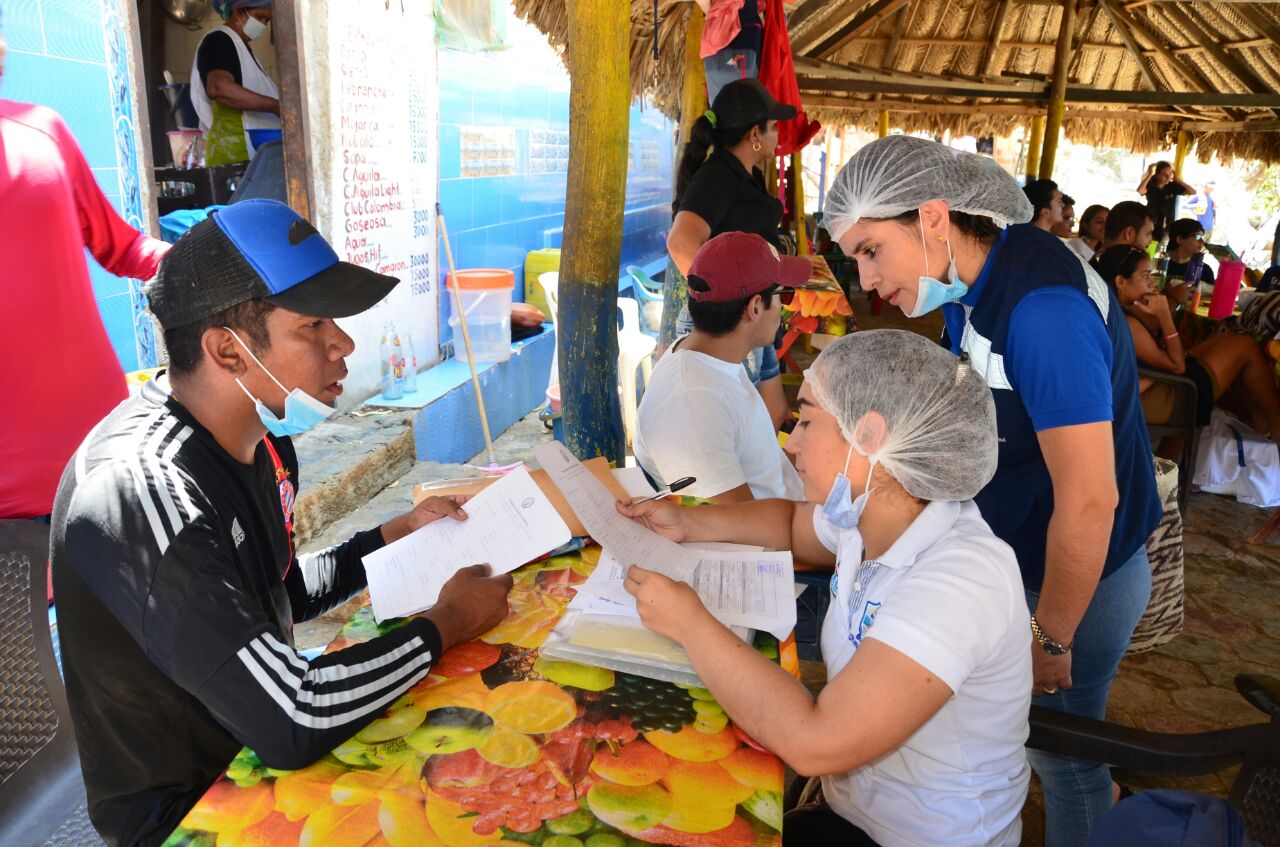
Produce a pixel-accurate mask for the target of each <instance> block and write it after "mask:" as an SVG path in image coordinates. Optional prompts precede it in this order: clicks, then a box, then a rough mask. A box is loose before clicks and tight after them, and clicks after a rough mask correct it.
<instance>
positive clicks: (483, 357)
mask: <svg viewBox="0 0 1280 847" xmlns="http://www.w3.org/2000/svg"><path fill="white" fill-rule="evenodd" d="M445 284H446V285H447V286H448V287H449V288H450V289H452V288H453V286H454V275H453V274H449V275H448V277H447V278H446V282H445ZM515 284H516V277H515V274H514V273H512V272H511V271H509V270H502V269H497V268H478V269H475V270H465V271H458V272H457V285H458V293H459V294H460V295H461V297H462V310H463V312H464V313H465V314H466V316H467V330H468V332H469V334H470V336H471V355H472V357H473V361H476V362H505V361H507V360H508V359H510V358H511V292H512V290H513V289H514V288H515ZM449 306H450V308H452V309H454V310H455V312H456V306H455V304H454V300H453V291H452V290H450V292H449ZM449 326H450V327H451V328H452V329H453V349H454V355H456V356H458V357H462V356H463V355H465V354H466V346H465V345H464V344H463V339H462V329H461V328H460V327H459V326H458V316H457V314H456V313H455V314H452V315H450V317H449Z"/></svg>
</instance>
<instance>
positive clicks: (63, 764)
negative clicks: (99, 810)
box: [0, 520, 102, 847]
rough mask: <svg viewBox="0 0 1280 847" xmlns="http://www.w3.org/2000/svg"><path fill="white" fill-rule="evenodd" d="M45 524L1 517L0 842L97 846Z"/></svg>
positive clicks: (15, 845)
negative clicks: (59, 650)
mask: <svg viewBox="0 0 1280 847" xmlns="http://www.w3.org/2000/svg"><path fill="white" fill-rule="evenodd" d="M48 563H49V527H48V526H47V525H45V524H40V523H37V522H35V521H24V520H0V628H2V629H0V631H2V632H3V633H4V638H3V639H0V844H4V845H14V847H17V845H28V844H29V845H49V844H53V845H61V844H67V845H71V844H76V845H88V844H95V843H96V844H101V843H102V839H101V838H100V837H99V836H98V834H97V832H95V831H94V830H93V828H92V826H91V825H90V824H89V819H88V816H87V814H86V803H85V795H84V782H83V779H82V777H81V774H80V759H79V755H78V754H77V752H76V741H75V734H74V732H73V730H72V726H71V714H70V711H69V709H68V707H67V695H66V690H65V689H64V688H63V685H62V677H61V675H60V674H59V672H58V664H57V660H56V658H55V656H54V651H53V639H52V637H51V635H50V632H49V601H48V593H47V585H48V582H47V580H48V568H49V564H48Z"/></svg>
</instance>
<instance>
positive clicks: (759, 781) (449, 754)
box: [165, 546, 798, 847]
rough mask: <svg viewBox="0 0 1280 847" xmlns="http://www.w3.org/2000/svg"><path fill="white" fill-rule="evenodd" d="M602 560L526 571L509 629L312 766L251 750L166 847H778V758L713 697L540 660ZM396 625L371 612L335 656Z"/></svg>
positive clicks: (434, 675) (787, 656) (563, 561)
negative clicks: (577, 588)
mask: <svg viewBox="0 0 1280 847" xmlns="http://www.w3.org/2000/svg"><path fill="white" fill-rule="evenodd" d="M599 555H600V549H599V548H598V547H595V546H588V547H586V548H585V549H583V550H581V551H579V552H575V553H572V554H569V555H564V556H557V557H554V558H550V559H545V560H543V561H540V562H535V563H533V564H530V565H527V566H525V567H524V568H521V569H520V570H519V571H517V572H516V573H515V574H514V577H515V586H514V588H512V590H511V595H510V604H511V612H510V614H509V615H508V617H507V618H506V620H504V621H503V622H502V623H501V624H499V625H498V626H497V627H496V628H494V629H493V630H492V631H490V632H489V633H487V634H486V635H484V636H483V637H482V638H481V639H479V640H477V641H472V642H468V643H466V644H460V645H458V646H456V647H454V648H453V649H452V650H449V651H448V652H446V653H445V654H444V655H443V656H441V657H440V660H439V661H438V662H437V663H436V665H435V666H434V667H433V668H432V670H431V675H430V676H429V677H428V678H427V679H426V680H424V681H423V682H422V683H421V684H419V685H418V686H417V687H415V688H414V689H412V690H411V691H409V693H407V694H406V695H405V696H404V697H402V698H400V700H398V701H397V702H395V703H394V704H392V705H391V707H390V708H389V709H388V710H387V713H386V714H385V715H384V716H382V717H380V718H377V719H376V720H374V721H373V722H372V723H371V724H369V726H367V727H365V728H364V729H363V730H361V731H360V732H359V733H357V734H356V736H355V737H354V738H352V739H351V740H350V741H347V742H346V743H345V744H343V745H341V746H340V747H338V748H337V749H336V750H334V751H333V752H332V753H331V754H329V755H326V756H325V757H324V758H323V759H321V760H320V761H319V762H316V763H315V764H313V765H311V766H310V767H308V768H305V769H303V770H299V771H278V770H273V769H271V768H266V767H264V766H263V765H262V763H261V762H260V761H259V760H258V758H257V757H256V756H255V755H254V754H253V753H252V752H251V751H249V750H243V751H241V753H240V754H239V755H238V756H237V757H236V759H235V760H234V761H233V762H232V763H231V765H230V766H229V767H228V768H227V771H226V773H225V774H224V775H223V777H222V778H220V779H219V780H218V781H217V782H216V783H214V785H213V786H212V787H211V788H210V789H209V791H208V792H207V793H206V794H205V796H204V797H203V798H202V799H201V800H200V802H199V803H198V804H197V805H196V806H195V808H193V809H192V810H191V812H190V814H188V815H187V817H186V818H185V819H184V820H183V822H182V825H181V826H180V827H179V828H178V829H177V830H176V831H175V832H174V833H173V834H172V835H171V836H170V838H169V840H168V841H167V842H165V844H166V847H215V845H216V847H278V845H300V847H328V846H329V845H332V847H361V845H368V847H388V845H389V847H411V845H412V847H424V846H425V847H437V846H438V845H450V847H482V846H483V845H503V847H516V846H517V845H522V844H533V845H543V847H639V845H647V844H668V845H675V846H676V847H686V845H689V846H690V847H692V845H708V847H766V845H779V844H780V843H781V840H782V839H781V834H780V833H781V827H782V786H783V766H782V762H781V761H780V760H779V759H778V758H777V757H775V756H774V755H773V754H771V753H768V752H765V751H764V750H763V749H761V748H760V747H758V746H757V745H756V744H755V742H754V741H752V739H750V738H748V737H747V736H746V735H745V734H744V733H742V732H741V731H739V730H737V729H736V728H735V727H734V726H732V724H730V722H729V720H728V718H727V717H726V716H725V713H724V710H723V709H721V708H720V706H719V704H717V703H716V701H715V699H714V698H712V697H711V695H710V693H709V692H707V691H705V690H703V689H698V688H692V689H691V688H682V687H679V686H675V685H672V684H670V683H665V682H658V681H655V680H650V679H645V678H642V677H635V676H629V675H627V674H622V673H615V672H613V671H609V670H605V669H603V668H596V667H588V666H584V665H576V664H572V663H568V662H555V661H549V660H542V659H540V658H539V656H538V647H539V646H540V645H541V644H542V642H543V640H544V639H545V638H546V636H547V634H548V633H549V632H550V631H551V628H552V627H553V626H555V623H556V621H557V620H559V618H560V616H561V614H562V613H563V612H564V609H565V606H566V605H567V604H568V602H569V600H570V599H572V597H573V586H574V585H576V584H578V583H580V582H582V581H583V580H584V579H585V578H586V577H587V575H588V574H589V573H590V572H591V569H592V568H594V567H595V564H596V562H597V560H598V558H599ZM395 625H396V624H395V623H394V622H391V623H388V624H384V625H382V626H379V625H378V624H376V623H375V622H374V619H373V615H372V612H371V610H370V609H369V608H368V607H366V608H364V609H361V610H360V611H359V612H358V613H357V614H356V615H355V617H354V618H352V620H351V621H350V623H348V624H347V626H346V627H344V628H343V630H342V632H341V633H340V634H339V636H338V638H336V639H335V640H334V642H333V643H332V644H331V645H330V646H329V649H330V650H336V649H340V648H341V647H344V646H347V645H350V644H352V643H355V642H360V641H365V640H368V639H369V638H373V637H374V636H376V635H378V634H379V633H380V632H385V631H387V630H388V629H389V628H391V627H394V626H395ZM756 649H758V650H760V651H761V652H764V653H765V654H766V655H769V656H771V657H774V658H777V657H778V643H777V642H776V641H775V640H774V639H772V638H771V637H770V636H767V635H765V636H763V637H761V638H759V639H758V640H757V642H756ZM783 653H784V658H783V664H784V666H789V669H792V670H793V672H794V669H795V668H796V667H798V665H797V664H796V661H795V655H794V644H793V642H792V641H791V640H790V639H788V641H787V642H786V644H785V645H784V648H783Z"/></svg>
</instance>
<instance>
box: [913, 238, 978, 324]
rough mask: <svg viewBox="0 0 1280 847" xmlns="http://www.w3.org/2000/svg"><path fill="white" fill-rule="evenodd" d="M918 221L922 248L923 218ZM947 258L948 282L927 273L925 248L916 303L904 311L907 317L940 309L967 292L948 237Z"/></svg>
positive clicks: (927, 252) (922, 246) (914, 316)
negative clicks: (922, 270)
mask: <svg viewBox="0 0 1280 847" xmlns="http://www.w3.org/2000/svg"><path fill="white" fill-rule="evenodd" d="M919 221H920V246H921V248H924V247H925V241H924V218H919ZM947 258H949V259H950V260H951V266H950V267H949V268H948V269H947V279H949V280H950V281H951V282H950V284H947V283H945V282H943V281H942V280H940V279H936V278H935V277H932V276H930V275H929V251H928V250H927V249H925V253H924V276H922V277H920V287H919V288H917V289H916V304H915V306H913V307H912V309H911V311H910V312H907V313H906V314H907V317H909V318H918V317H921V316H922V315H927V314H929V313H930V312H932V311H933V310H934V309H940V308H942V307H943V306H944V305H946V304H947V303H954V302H955V301H957V300H959V299H960V298H961V297H963V296H964V295H966V294H968V293H969V286H968V285H967V284H965V283H964V281H962V280H961V279H960V276H959V275H958V274H957V273H956V257H955V255H953V254H952V252H951V240H950V239H947Z"/></svg>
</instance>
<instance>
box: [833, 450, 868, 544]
mask: <svg viewBox="0 0 1280 847" xmlns="http://www.w3.org/2000/svg"><path fill="white" fill-rule="evenodd" d="M851 458H853V447H852V446H850V447H849V454H848V455H847V456H845V458H844V470H843V471H841V472H840V473H838V474H836V479H835V482H834V483H832V485H831V491H830V492H829V493H828V494H827V499H826V502H824V503H823V504H822V516H823V517H824V518H826V520H827V522H828V523H830V524H831V525H832V526H835V527H838V528H839V529H844V530H849V529H857V528H858V521H860V520H861V519H862V512H863V510H864V509H866V508H867V499H868V498H869V497H870V496H871V473H872V471H874V470H875V467H876V463H875V460H874V459H873V460H872V461H871V464H870V466H869V467H868V468H867V484H866V486H865V487H864V489H863V491H862V493H861V494H859V495H858V496H857V498H856V499H853V500H850V499H849V491H850V489H851V488H852V487H853V486H852V484H851V483H850V482H849V477H848V476H846V472H847V471H848V470H849V460H850V459H851Z"/></svg>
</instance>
